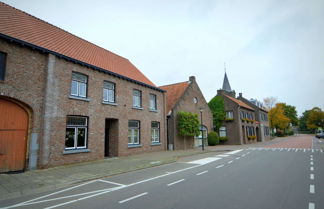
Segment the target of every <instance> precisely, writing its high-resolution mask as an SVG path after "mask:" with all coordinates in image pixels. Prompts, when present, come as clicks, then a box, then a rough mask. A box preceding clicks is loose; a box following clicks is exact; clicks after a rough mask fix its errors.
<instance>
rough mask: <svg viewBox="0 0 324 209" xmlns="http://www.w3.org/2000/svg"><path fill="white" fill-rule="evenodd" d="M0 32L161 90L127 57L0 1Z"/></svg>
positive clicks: (4, 35) (13, 38) (12, 38)
mask: <svg viewBox="0 0 324 209" xmlns="http://www.w3.org/2000/svg"><path fill="white" fill-rule="evenodd" d="M0 35H1V37H3V38H10V40H15V41H17V42H20V43H22V44H24V43H28V44H30V45H31V46H33V48H34V47H36V48H37V47H39V48H40V49H42V50H43V49H46V50H48V52H49V53H53V54H56V55H62V57H67V58H72V60H74V61H78V62H79V61H80V63H82V64H85V65H86V66H89V67H94V68H98V69H100V70H103V71H106V72H108V73H110V74H112V75H116V76H119V75H120V76H119V77H121V78H124V79H127V80H130V81H134V82H137V83H138V84H142V85H145V86H148V87H152V88H154V89H156V90H159V89H158V88H156V86H155V84H154V83H153V82H151V81H150V80H149V79H148V78H147V77H146V76H145V75H144V74H143V73H142V72H141V71H139V70H138V69H137V68H136V67H135V66H134V65H133V64H132V63H131V62H130V61H129V60H128V59H126V58H124V57H121V56H119V55H117V54H114V53H112V52H110V51H108V50H106V49H104V48H101V47H99V46H97V45H95V44H92V43H90V42H88V41H86V40H84V39H82V38H79V37H77V36H75V35H73V34H71V33H69V32H67V31H65V30H62V29H60V28H58V27H56V26H54V25H51V24H49V23H47V22H45V21H43V20H41V19H38V18H36V17H34V16H32V15H29V14H27V13H25V12H23V11H21V10H18V9H16V8H14V7H11V6H9V5H7V4H5V3H3V2H0Z"/></svg>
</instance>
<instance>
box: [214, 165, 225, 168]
mask: <svg viewBox="0 0 324 209" xmlns="http://www.w3.org/2000/svg"><path fill="white" fill-rule="evenodd" d="M223 166H224V165H223V164H222V165H219V166H217V167H216V168H221V167H223Z"/></svg>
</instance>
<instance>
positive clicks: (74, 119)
mask: <svg viewBox="0 0 324 209" xmlns="http://www.w3.org/2000/svg"><path fill="white" fill-rule="evenodd" d="M87 131H88V121H87V118H86V117H81V116H68V117H67V122H66V136H65V149H80V148H86V147H87Z"/></svg>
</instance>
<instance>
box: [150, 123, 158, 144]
mask: <svg viewBox="0 0 324 209" xmlns="http://www.w3.org/2000/svg"><path fill="white" fill-rule="evenodd" d="M151 142H152V143H160V123H159V122H152V123H151Z"/></svg>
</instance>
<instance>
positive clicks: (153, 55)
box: [3, 0, 324, 115]
mask: <svg viewBox="0 0 324 209" xmlns="http://www.w3.org/2000/svg"><path fill="white" fill-rule="evenodd" d="M3 2H5V3H7V4H9V5H11V6H14V7H16V8H18V9H21V10H23V11H26V12H27V13H30V14H32V15H34V16H36V17H38V18H40V19H43V20H45V21H47V22H49V23H52V24H54V25H56V26H58V27H60V28H62V29H64V30H67V31H69V32H71V33H73V34H75V35H77V36H79V37H81V38H83V39H86V40H88V41H90V42H92V43H94V44H97V45H99V46H101V47H103V48H105V49H108V50H110V51H112V52H115V53H117V54H119V55H121V56H123V57H126V58H128V59H129V60H130V61H131V62H132V63H133V64H135V65H136V66H137V67H138V68H139V69H140V70H141V71H142V72H143V73H144V74H145V75H146V76H147V77H148V78H149V79H150V80H151V81H153V82H154V83H155V84H156V85H158V86H160V85H166V84H170V83H176V82H182V81H185V80H188V79H189V76H191V75H194V76H196V80H197V82H198V84H199V86H200V88H201V90H202V92H203V94H204V96H205V98H206V100H207V101H209V100H210V99H211V98H212V97H213V96H215V94H216V93H217V89H219V88H221V86H222V82H223V78H224V62H226V65H227V75H228V78H229V81H230V84H231V87H232V89H234V90H235V91H236V93H237V94H238V93H239V92H242V93H243V96H244V97H246V98H248V99H249V98H256V99H259V100H263V98H265V97H268V96H273V97H277V98H278V100H279V101H281V102H285V103H287V104H290V105H294V106H296V107H297V110H298V114H299V115H301V113H302V112H303V111H304V110H305V109H311V108H312V107H314V106H319V107H321V108H322V109H324V1H323V0H245V1H243V0H155V1H152V0H118V1H116V0H101V1H96V0H93V1H89V0H86V1H85V0H77V1H72V0H69V1H63V0H51V1H44V0H4V1H3Z"/></svg>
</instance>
